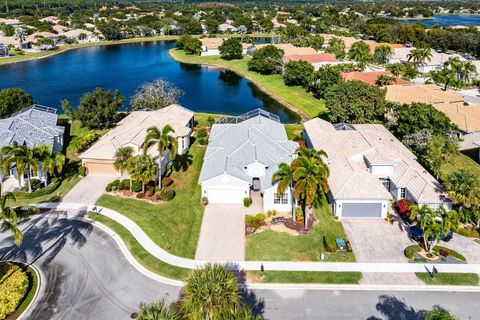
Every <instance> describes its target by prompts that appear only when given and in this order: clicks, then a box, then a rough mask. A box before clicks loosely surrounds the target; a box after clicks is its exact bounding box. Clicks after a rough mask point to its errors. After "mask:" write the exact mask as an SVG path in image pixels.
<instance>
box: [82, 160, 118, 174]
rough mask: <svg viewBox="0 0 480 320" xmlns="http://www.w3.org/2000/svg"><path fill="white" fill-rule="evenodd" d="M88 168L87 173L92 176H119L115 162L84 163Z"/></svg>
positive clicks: (93, 161) (90, 161)
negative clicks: (114, 165)
mask: <svg viewBox="0 0 480 320" xmlns="http://www.w3.org/2000/svg"><path fill="white" fill-rule="evenodd" d="M84 165H85V167H87V173H88V174H89V175H92V176H112V177H116V176H117V170H115V168H114V167H113V162H104V161H95V160H89V161H85V162H84Z"/></svg>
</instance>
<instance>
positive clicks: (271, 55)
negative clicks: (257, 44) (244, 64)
mask: <svg viewBox="0 0 480 320" xmlns="http://www.w3.org/2000/svg"><path fill="white" fill-rule="evenodd" d="M283 53H284V51H283V50H282V49H278V48H277V47H275V46H273V45H266V46H265V47H263V48H261V49H258V50H255V51H254V52H253V57H252V59H251V60H250V61H248V70H251V71H255V72H258V73H261V74H272V73H280V72H281V67H282V64H283V62H282V58H283Z"/></svg>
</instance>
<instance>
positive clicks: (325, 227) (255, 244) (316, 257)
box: [245, 207, 355, 262]
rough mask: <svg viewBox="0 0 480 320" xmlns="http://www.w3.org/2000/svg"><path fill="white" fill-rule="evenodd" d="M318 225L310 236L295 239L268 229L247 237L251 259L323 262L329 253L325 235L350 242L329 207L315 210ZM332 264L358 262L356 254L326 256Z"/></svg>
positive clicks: (338, 253) (248, 252)
mask: <svg viewBox="0 0 480 320" xmlns="http://www.w3.org/2000/svg"><path fill="white" fill-rule="evenodd" d="M315 217H316V219H317V222H316V223H315V225H314V228H313V231H312V233H311V234H309V235H299V236H292V235H289V234H286V233H282V232H276V231H272V230H266V231H263V232H260V233H258V234H253V235H250V236H248V237H247V241H246V248H245V251H246V252H245V257H246V259H247V260H259V261H262V260H284V261H320V253H322V252H324V253H326V251H325V249H324V243H323V236H325V235H329V234H330V235H333V236H334V237H335V238H337V237H341V238H344V239H346V238H347V236H346V235H345V231H344V230H343V226H342V223H341V222H338V221H335V220H334V218H333V216H332V215H331V214H330V212H329V208H328V207H325V208H323V209H319V210H315ZM326 255H327V256H328V261H347V262H353V261H355V256H354V254H353V253H352V252H336V253H326Z"/></svg>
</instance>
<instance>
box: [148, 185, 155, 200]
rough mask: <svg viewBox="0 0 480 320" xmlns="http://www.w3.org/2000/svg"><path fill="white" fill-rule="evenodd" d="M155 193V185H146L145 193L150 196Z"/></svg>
mask: <svg viewBox="0 0 480 320" xmlns="http://www.w3.org/2000/svg"><path fill="white" fill-rule="evenodd" d="M154 194H155V186H148V187H147V195H148V196H149V197H152V196H153V195H154Z"/></svg>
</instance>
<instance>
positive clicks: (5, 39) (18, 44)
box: [0, 35, 31, 50]
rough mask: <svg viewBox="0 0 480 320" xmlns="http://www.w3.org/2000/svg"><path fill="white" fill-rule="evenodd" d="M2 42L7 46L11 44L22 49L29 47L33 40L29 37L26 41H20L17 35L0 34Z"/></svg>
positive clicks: (0, 41)
mask: <svg viewBox="0 0 480 320" xmlns="http://www.w3.org/2000/svg"><path fill="white" fill-rule="evenodd" d="M0 43H1V44H3V45H5V46H11V47H14V48H16V49H20V50H23V49H28V48H30V45H31V41H30V40H29V39H28V37H27V39H25V40H24V41H20V40H19V39H17V38H15V37H5V36H2V35H0Z"/></svg>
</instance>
